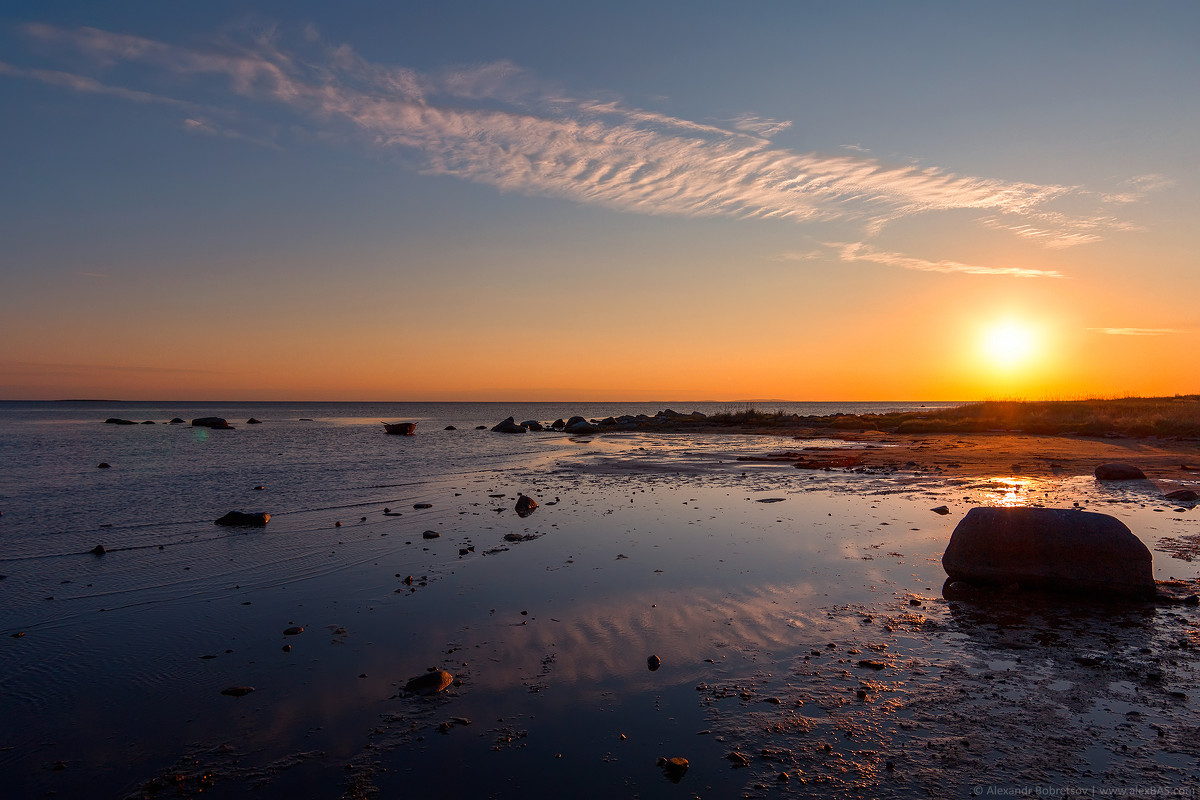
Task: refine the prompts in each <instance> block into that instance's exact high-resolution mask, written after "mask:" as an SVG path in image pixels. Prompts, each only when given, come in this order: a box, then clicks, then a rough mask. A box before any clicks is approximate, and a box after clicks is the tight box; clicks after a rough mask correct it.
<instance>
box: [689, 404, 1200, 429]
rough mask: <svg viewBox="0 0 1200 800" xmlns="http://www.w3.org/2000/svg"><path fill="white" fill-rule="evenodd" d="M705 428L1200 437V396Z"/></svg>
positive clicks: (725, 421) (714, 419)
mask: <svg viewBox="0 0 1200 800" xmlns="http://www.w3.org/2000/svg"><path fill="white" fill-rule="evenodd" d="M703 422H704V424H706V425H715V426H721V427H739V428H744V427H761V428H786V427H809V428H834V429H837V430H879V431H888V432H894V433H909V434H912V433H916V434H920V433H986V432H990V431H1021V432H1023V433H1032V434H1042V435H1062V434H1075V435H1078V436H1110V435H1116V436H1131V437H1147V436H1159V437H1185V438H1193V437H1200V395H1176V396H1175V397H1127V398H1118V399H1092V400H987V401H983V402H979V403H967V404H966V405H962V406H956V407H954V408H944V409H936V410H932V411H910V412H903V413H892V414H858V415H854V414H839V415H834V416H828V417H796V416H793V415H788V414H785V413H784V412H782V411H774V412H768V411H759V410H757V409H755V408H745V409H742V410H740V411H729V412H726V413H722V414H714V415H713V416H710V417H708V418H707V419H705V420H704V421H703Z"/></svg>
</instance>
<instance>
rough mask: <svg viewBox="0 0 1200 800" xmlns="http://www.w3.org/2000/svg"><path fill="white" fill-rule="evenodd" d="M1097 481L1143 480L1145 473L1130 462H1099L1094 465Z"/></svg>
mask: <svg viewBox="0 0 1200 800" xmlns="http://www.w3.org/2000/svg"><path fill="white" fill-rule="evenodd" d="M1096 480H1098V481H1144V480H1146V473H1144V472H1142V471H1141V470H1140V469H1138V468H1137V467H1135V466H1133V465H1132V464H1101V465H1100V466H1098V467H1096Z"/></svg>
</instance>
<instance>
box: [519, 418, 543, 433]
mask: <svg viewBox="0 0 1200 800" xmlns="http://www.w3.org/2000/svg"><path fill="white" fill-rule="evenodd" d="M521 427H522V428H524V429H525V430H528V431H544V430H546V429H545V428H544V427H543V426H542V423H540V422H538V421H537V420H536V419H527V420H525V421H524V422H522V423H521Z"/></svg>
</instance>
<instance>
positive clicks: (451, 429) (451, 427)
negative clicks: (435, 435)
mask: <svg viewBox="0 0 1200 800" xmlns="http://www.w3.org/2000/svg"><path fill="white" fill-rule="evenodd" d="M444 430H448V431H456V430H458V428H456V427H454V426H453V425H447V426H446V427H445V429H444Z"/></svg>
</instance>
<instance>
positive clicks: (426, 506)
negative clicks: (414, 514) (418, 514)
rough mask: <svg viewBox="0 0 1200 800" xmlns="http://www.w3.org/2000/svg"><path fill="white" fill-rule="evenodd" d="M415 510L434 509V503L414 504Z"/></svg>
mask: <svg viewBox="0 0 1200 800" xmlns="http://www.w3.org/2000/svg"><path fill="white" fill-rule="evenodd" d="M413 508H416V509H422V508H433V503H413Z"/></svg>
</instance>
